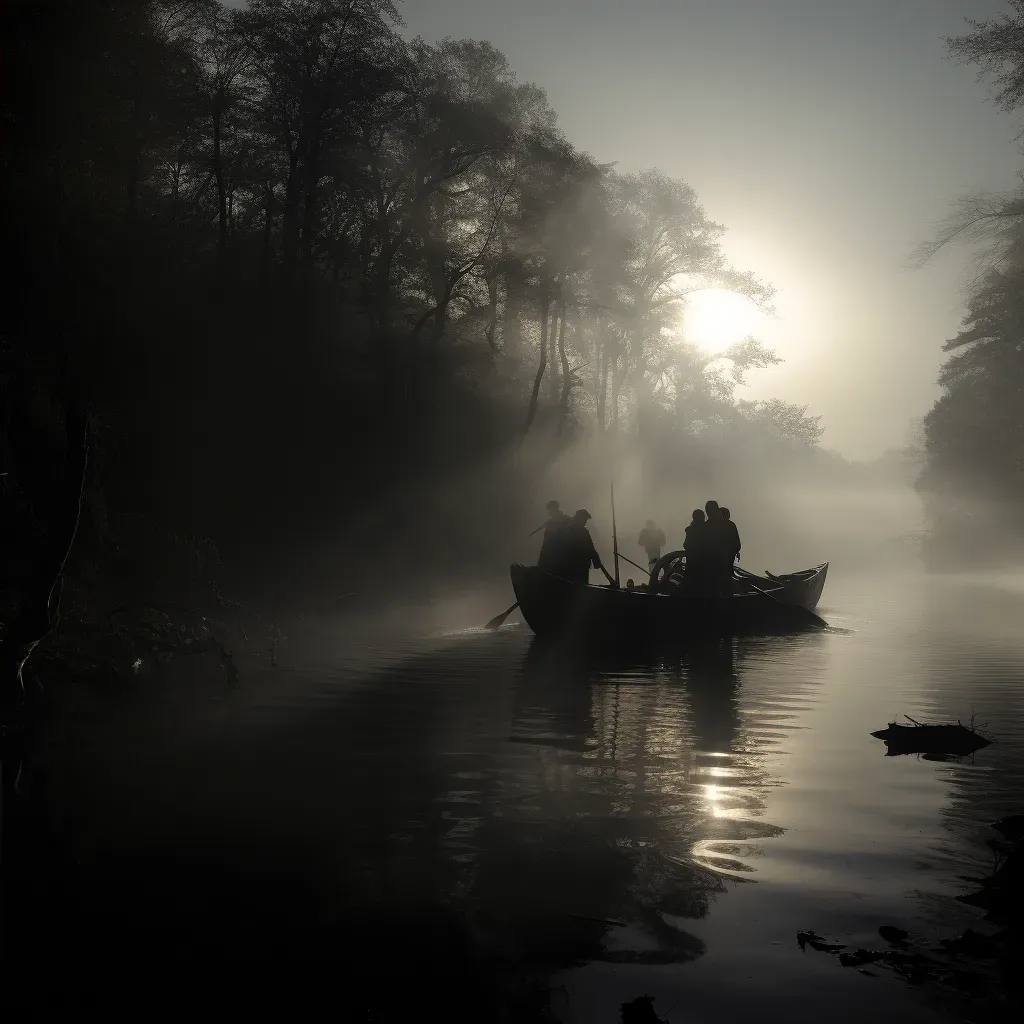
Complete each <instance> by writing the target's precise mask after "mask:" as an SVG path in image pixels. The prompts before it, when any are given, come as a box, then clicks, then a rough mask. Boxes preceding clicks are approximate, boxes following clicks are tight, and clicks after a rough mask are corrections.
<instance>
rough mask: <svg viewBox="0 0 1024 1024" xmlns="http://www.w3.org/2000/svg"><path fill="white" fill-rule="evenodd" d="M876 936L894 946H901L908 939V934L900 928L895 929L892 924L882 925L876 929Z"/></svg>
mask: <svg viewBox="0 0 1024 1024" xmlns="http://www.w3.org/2000/svg"><path fill="white" fill-rule="evenodd" d="M878 934H879V935H881V936H882V938H883V939H885V941H886V942H891V943H892V944H893V945H894V946H902V945H903V943H905V942H906V941H907V939H908V938H910V932H908V931H904V930H903V929H902V928H897V927H896V926H895V925H892V924H883V925H882V927H881V928H879V929H878Z"/></svg>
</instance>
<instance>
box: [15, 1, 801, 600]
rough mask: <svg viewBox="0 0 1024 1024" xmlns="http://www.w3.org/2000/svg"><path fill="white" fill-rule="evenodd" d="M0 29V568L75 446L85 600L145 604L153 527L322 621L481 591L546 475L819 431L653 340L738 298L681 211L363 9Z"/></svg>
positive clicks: (638, 177) (502, 66)
mask: <svg viewBox="0 0 1024 1024" xmlns="http://www.w3.org/2000/svg"><path fill="white" fill-rule="evenodd" d="M4 18H5V22H6V25H5V36H6V38H7V39H8V40H16V45H11V46H9V47H8V48H7V50H6V53H5V68H4V73H5V75H6V76H7V80H6V82H5V85H4V89H3V97H2V102H3V106H4V121H5V139H4V160H5V168H4V188H5V191H6V196H5V198H6V200H7V202H6V204H5V208H6V209H7V210H8V211H9V215H8V217H6V218H5V220H4V224H3V231H4V243H5V244H4V249H5V251H6V252H7V253H8V254H11V255H12V256H14V257H15V258H14V259H13V260H12V261H11V263H10V267H9V272H8V276H7V278H6V280H5V285H6V289H7V294H6V301H5V302H4V304H3V307H2V308H3V317H4V323H3V331H2V334H3V345H4V367H5V369H4V387H5V388H6V389H7V391H8V392H9V393H11V394H13V393H15V392H17V393H18V394H19V395H21V396H22V397H21V398H20V399H19V404H18V411H17V415H16V416H14V417H13V418H9V419H8V423H7V429H6V431H5V434H4V438H5V441H4V452H5V455H4V458H5V466H4V471H5V473H6V474H7V475H6V476H5V477H4V478H3V480H4V488H5V493H6V494H7V496H8V497H9V498H10V499H11V500H10V501H9V502H8V504H7V505H5V509H8V511H5V515H9V516H10V517H12V518H10V522H9V523H8V524H7V528H6V529H5V542H6V543H8V544H15V545H16V544H18V543H20V541H19V539H18V538H19V537H20V536H21V535H22V531H23V529H25V528H27V527H26V526H25V522H22V520H23V519H24V517H25V515H28V514H29V511H27V510H29V506H30V505H31V504H32V503H31V501H28V499H27V498H26V494H27V492H25V491H24V488H23V487H22V482H23V481H22V477H24V470H23V468H22V469H19V465H20V466H21V467H24V466H25V465H26V464H27V463H28V462H30V461H33V460H43V461H54V459H56V461H57V463H60V462H61V460H60V458H59V457H56V456H48V455H47V454H46V453H47V452H49V451H51V450H52V451H57V452H59V451H61V450H63V449H64V448H67V442H66V440H65V434H66V433H67V429H66V423H67V424H71V423H72V422H74V421H77V420H76V418H77V419H81V418H82V417H87V419H88V422H89V447H90V453H91V456H90V466H89V471H88V474H87V477H86V486H85V495H84V497H85V502H84V515H83V521H82V528H81V530H80V532H79V540H78V542H77V543H76V546H75V551H76V552H77V554H76V559H77V561H76V560H75V559H73V562H75V564H76V565H77V566H78V568H77V570H76V571H77V572H78V574H79V578H80V579H88V581H89V582H88V587H87V589H89V591H90V593H96V592H98V591H99V590H101V589H103V587H106V588H107V589H108V590H110V591H111V593H112V594H115V593H116V594H117V595H119V596H123V593H124V588H125V587H127V586H129V584H131V585H133V586H134V585H135V584H138V582H139V580H140V579H142V578H144V577H147V574H148V576H149V577H154V576H157V575H161V574H162V573H163V574H164V575H166V573H164V569H163V568H161V566H163V565H164V562H163V561H161V559H162V558H163V556H162V555H158V554H155V552H158V551H160V550H162V549H163V548H164V547H166V546H167V545H166V544H165V543H164V542H163V541H160V540H158V539H157V537H158V533H159V531H163V532H162V533H159V536H162V537H164V538H166V537H167V536H168V534H167V531H168V530H171V529H173V530H175V531H180V532H181V533H182V534H184V535H187V536H195V537H210V538H213V540H214V541H215V542H216V544H217V546H218V548H220V550H221V552H222V553H223V554H224V555H225V562H228V563H230V564H231V565H233V566H235V568H236V569H245V570H247V572H248V582H250V583H253V582H258V581H260V580H263V579H271V578H272V579H275V580H278V581H283V580H285V579H287V580H289V581H290V582H294V581H295V580H296V579H297V578H298V577H300V576H302V575H303V574H305V575H306V576H309V577H315V578H317V579H320V580H322V581H324V585H325V587H327V589H328V590H330V591H331V592H333V593H336V592H337V591H338V590H339V589H349V588H348V587H346V586H345V582H348V583H352V582H355V581H357V580H365V579H366V578H367V576H369V575H373V574H376V573H379V571H380V569H381V568H382V567H384V568H387V567H389V566H390V567H391V568H392V569H393V570H394V571H395V572H396V573H397V572H398V571H399V570H397V569H395V566H396V564H397V565H399V566H400V567H401V569H400V571H401V572H402V573H404V574H405V575H406V576H414V575H415V574H416V572H417V571H418V570H417V563H426V564H425V566H423V568H430V567H432V566H433V567H435V568H436V566H438V565H440V564H444V565H446V566H447V567H448V568H449V570H450V569H451V567H453V566H454V567H456V568H457V567H459V566H460V565H466V564H473V563H477V564H480V563H482V562H486V561H487V560H488V559H491V560H493V562H494V563H495V564H501V562H502V560H503V559H504V554H503V553H502V551H501V544H500V542H501V539H502V537H504V536H508V535H511V534H512V533H516V535H518V533H521V530H522V516H523V509H524V508H525V507H529V509H530V513H529V515H530V517H531V518H532V517H533V516H535V515H536V508H537V505H536V504H535V503H536V502H537V500H538V490H539V488H540V487H541V486H542V484H543V483H544V481H545V473H547V472H548V471H549V470H550V467H551V466H552V464H553V463H555V462H556V461H557V460H558V459H559V458H560V457H561V456H562V455H563V454H564V453H565V452H566V451H567V450H569V449H571V448H572V446H573V445H578V444H580V443H581V442H584V441H585V442H586V443H588V444H591V445H593V444H594V443H596V442H598V441H599V442H600V443H601V444H603V445H605V446H606V449H607V451H608V452H609V453H614V452H620V451H622V450H623V446H627V447H628V446H633V449H635V448H636V447H638V446H639V447H640V448H643V449H645V450H647V451H650V452H652V453H654V456H655V462H656V463H657V465H658V466H659V467H663V468H664V471H665V472H672V470H673V467H674V466H677V465H678V464H680V463H679V459H680V458H683V456H684V455H685V452H686V448H687V445H688V444H689V443H691V442H693V441H695V440H696V441H701V439H703V442H702V443H708V440H709V439H714V438H718V439H719V440H720V441H721V442H722V443H723V444H724V443H727V442H729V441H730V440H732V439H736V438H753V437H765V438H775V439H776V440H777V441H778V443H780V444H783V445H786V444H795V445H797V446H802V445H807V444H813V443H814V442H815V441H816V439H817V437H818V435H819V434H820V428H819V427H818V425H817V421H816V420H814V419H809V418H808V417H806V416H805V415H804V414H803V410H800V409H795V408H793V407H791V406H787V405H785V404H784V403H781V402H767V403H765V402H761V403H741V402H737V401H736V400H735V398H734V389H735V387H736V385H737V383H738V382H739V381H740V380H741V379H742V374H743V372H744V371H745V370H747V369H751V368H756V367H759V366H765V365H768V364H769V363H771V362H773V361H775V357H774V356H773V355H772V354H771V353H770V352H768V351H766V350H765V349H764V348H763V347H762V346H761V345H759V344H758V343H757V342H756V341H753V340H748V341H746V342H744V343H742V344H741V345H738V346H736V347H735V348H734V349H733V350H731V351H730V352H728V353H726V356H727V359H725V360H722V359H718V360H715V359H712V358H711V357H710V356H708V355H707V354H706V353H702V352H699V351H698V350H697V349H696V348H695V347H694V346H691V345H688V344H686V343H685V340H684V339H683V338H682V337H681V334H680V317H681V312H682V309H683V306H684V304H685V296H686V295H687V294H688V293H690V292H692V291H693V290H695V289H701V288H706V287H719V288H728V289H731V290H733V291H735V292H738V293H740V294H743V295H745V296H748V297H749V298H750V300H751V301H752V302H755V303H757V304H759V305H761V306H762V307H764V308H766V309H767V308H769V306H770V301H771V289H770V288H769V287H768V286H766V285H764V284H762V283H761V282H759V281H758V280H756V279H755V278H754V277H753V276H752V275H751V274H749V273H742V272H739V271H736V270H735V269H733V268H731V267H730V266H729V265H728V264H727V262H726V260H725V258H724V255H723V252H722V248H721V238H722V234H723V231H724V229H723V227H722V226H721V225H719V224H716V223H714V222H713V221H711V220H710V219H709V218H708V217H707V215H706V214H705V213H704V211H703V209H702V208H701V206H700V204H699V202H698V198H697V196H696V195H695V193H694V191H693V189H692V188H690V187H689V186H688V185H686V184H684V183H683V182H680V181H677V180H673V179H671V178H669V177H667V176H666V175H664V174H662V173H660V172H658V171H655V170H650V171H643V172H639V173H631V174H625V173H620V172H618V171H616V170H615V168H614V167H612V166H604V165H599V164H597V163H595V161H594V160H593V159H591V158H590V157H589V156H588V155H587V154H585V153H582V152H579V151H578V150H577V149H575V148H574V147H573V146H572V144H571V143H570V142H569V140H567V139H566V138H565V137H564V135H563V134H562V133H561V131H560V130H559V128H558V126H557V123H556V117H555V113H554V111H553V110H552V109H551V108H550V106H549V105H548V102H547V99H546V97H545V95H544V92H543V91H542V90H541V89H539V88H538V87H536V86H534V85H530V84H523V83H520V82H518V81H517V80H516V78H515V76H514V74H513V73H512V71H511V69H510V68H509V66H508V64H507V62H506V60H505V58H504V57H503V56H502V54H501V53H499V52H498V51H497V50H496V49H495V48H494V47H493V46H491V45H490V44H488V43H484V42H474V41H470V40H450V39H449V40H444V41H442V42H440V43H438V44H436V45H429V44H427V43H426V42H424V41H422V40H419V39H417V40H413V41H408V40H406V39H405V38H404V37H403V36H402V35H401V34H400V32H399V28H400V18H399V12H398V10H397V8H396V6H395V5H394V4H393V3H392V2H390V0H251V2H250V3H248V4H247V5H246V6H245V7H244V8H242V9H234V8H228V7H226V6H224V5H222V4H220V3H219V2H217V0H148V2H141V0H103V2H98V3H88V4H84V3H80V2H77V0H55V2H54V3H50V4H46V5H40V4H36V3H32V2H28V0H13V2H11V3H9V4H7V5H5V10H4ZM44 427H45V429H44ZM44 434H45V435H46V436H45V437H44ZM49 435H53V436H54V437H57V438H58V441H57V447H56V448H53V447H52V445H50V442H49V441H48V440H46V437H49ZM631 450H632V449H631ZM19 452H20V455H19V454H18V453H19ZM19 460H20V462H19ZM61 464H62V463H61ZM659 471H661V470H659ZM19 474H21V475H20V476H19ZM58 475H59V474H58ZM65 475H66V476H68V479H67V480H64V481H63V483H62V484H61V485H60V487H58V488H57V490H56V491H53V489H51V491H53V493H51V494H50V497H49V498H48V499H47V500H48V501H51V502H53V503H56V504H60V503H61V501H64V502H65V504H66V502H67V500H70V498H69V496H70V495H71V492H72V491H74V490H75V489H74V487H73V486H72V483H73V480H71V477H73V475H74V474H73V473H71V474H70V475H69V474H65ZM62 479H63V478H62ZM604 486H606V484H605V481H602V490H603V488H604ZM61 488H63V490H61ZM58 492H59V493H58ZM61 494H63V495H64V497H63V498H61V497H60V495H61ZM19 495H20V498H22V499H25V500H24V501H22V503H21V505H20V506H18V505H17V501H16V500H15V499H17V498H18V496H19ZM547 496H548V495H547V494H543V497H547ZM19 500H20V499H19ZM15 506H17V507H18V508H21V512H17V510H16V508H15ZM19 515H20V516H21V517H22V518H21V519H19V518H18V516H19ZM338 538H343V541H342V542H340V543H339V542H338ZM332 542H333V543H332ZM172 546H173V545H172ZM194 548H195V545H192V546H191V547H188V551H192V550H193V549H194ZM164 561H166V560H164ZM185 561H186V562H189V564H190V565H192V564H193V563H194V562H195V560H194V559H192V555H191V554H189V555H187V556H185ZM85 563H89V564H88V565H86V564H85ZM150 563H153V564H150ZM196 564H198V563H196ZM203 564H206V563H203ZM114 567H116V568H117V571H116V572H114ZM90 572H91V574H92V575H91V576H90V575H89V573H90ZM204 572H205V570H204ZM339 578H340V579H341V580H343V581H345V582H341V583H339V582H338V580H339ZM139 585H141V584H139ZM15 589H17V588H15ZM133 593H134V591H133ZM15 596H17V595H15ZM115 603H117V602H116V601H115Z"/></svg>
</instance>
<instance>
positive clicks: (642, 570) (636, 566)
mask: <svg viewBox="0 0 1024 1024" xmlns="http://www.w3.org/2000/svg"><path fill="white" fill-rule="evenodd" d="M619 558H621V559H622V560H623V561H624V562H629V564H630V565H631V566H633V568H634V569H639V570H640V571H641V572H645V573H647V575H648V576H650V575H651V570H650V569H645V568H644V567H643V566H642V565H637V564H636V562H634V561H633V559H632V558H627V557H626V556H625V555H624V554H622V552H621V551H620V552H619Z"/></svg>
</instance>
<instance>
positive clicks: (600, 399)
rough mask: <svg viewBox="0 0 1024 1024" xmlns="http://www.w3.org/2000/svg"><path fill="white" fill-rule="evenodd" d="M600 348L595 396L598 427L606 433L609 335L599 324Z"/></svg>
mask: <svg viewBox="0 0 1024 1024" xmlns="http://www.w3.org/2000/svg"><path fill="white" fill-rule="evenodd" d="M594 337H595V341H596V343H597V346H598V378H597V387H596V389H595V394H594V408H595V409H596V410H597V426H598V429H599V430H600V431H601V433H602V434H603V433H604V432H605V407H606V405H607V403H608V334H607V332H606V331H605V329H604V325H603V324H602V323H601V322H600V320H599V321H598V322H597V327H596V333H595V335H594Z"/></svg>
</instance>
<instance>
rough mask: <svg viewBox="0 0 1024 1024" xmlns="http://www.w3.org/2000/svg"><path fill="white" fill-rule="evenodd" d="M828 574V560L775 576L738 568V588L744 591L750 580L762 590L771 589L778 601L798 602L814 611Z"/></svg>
mask: <svg viewBox="0 0 1024 1024" xmlns="http://www.w3.org/2000/svg"><path fill="white" fill-rule="evenodd" d="M827 575H828V562H822V563H821V565H816V566H814V568H813V569H803V570H801V571H800V572H790V573H784V574H783V575H781V576H775V575H773V574H772V573H770V572H766V573H765V574H764V576H757V575H755V574H754V573H752V572H747V571H746V569H740V568H738V567H737V569H736V577H737V580H736V590H737V593H740V592H742V591H741V588H742V586H743V581H744V580H749V582H751V583H753V584H754V585H755V586H758V587H760V588H761V589H762V590H768V591H771V595H772V597H774V598H775V600H776V601H782V602H784V603H785V604H798V605H801V606H802V607H804V608H806V609H807V610H808V611H811V612H813V611H814V609H815V608H817V607H818V602H819V601H820V600H821V592H822V590H824V588H825V577H826V576H827Z"/></svg>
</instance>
